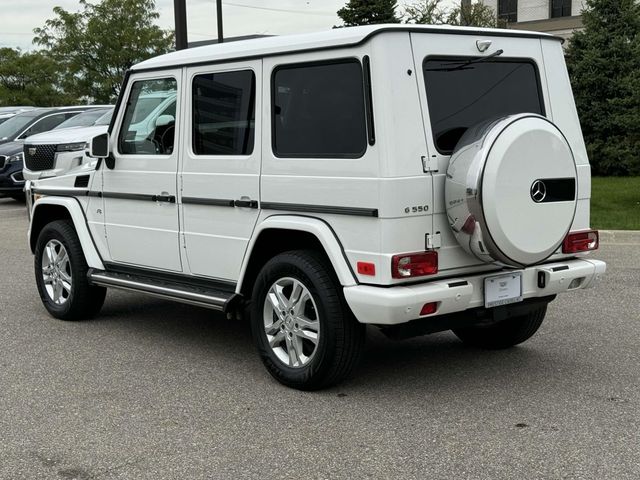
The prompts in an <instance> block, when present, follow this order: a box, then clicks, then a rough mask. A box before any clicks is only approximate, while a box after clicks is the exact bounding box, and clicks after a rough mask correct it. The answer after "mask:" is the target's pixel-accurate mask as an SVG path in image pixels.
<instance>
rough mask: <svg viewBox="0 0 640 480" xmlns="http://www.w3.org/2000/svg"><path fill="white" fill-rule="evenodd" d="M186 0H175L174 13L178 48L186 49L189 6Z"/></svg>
mask: <svg viewBox="0 0 640 480" xmlns="http://www.w3.org/2000/svg"><path fill="white" fill-rule="evenodd" d="M185 2H186V0H173V15H174V17H175V22H176V50H184V49H186V48H187V47H188V46H189V45H188V40H187V6H186V4H185Z"/></svg>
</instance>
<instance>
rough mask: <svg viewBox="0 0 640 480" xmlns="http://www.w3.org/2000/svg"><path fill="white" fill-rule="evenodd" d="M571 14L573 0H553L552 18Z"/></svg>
mask: <svg viewBox="0 0 640 480" xmlns="http://www.w3.org/2000/svg"><path fill="white" fill-rule="evenodd" d="M570 16H571V0H551V18H557V17H570Z"/></svg>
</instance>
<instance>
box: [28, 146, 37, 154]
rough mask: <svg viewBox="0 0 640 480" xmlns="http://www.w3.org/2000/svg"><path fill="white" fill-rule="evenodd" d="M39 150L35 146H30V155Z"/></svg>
mask: <svg viewBox="0 0 640 480" xmlns="http://www.w3.org/2000/svg"><path fill="white" fill-rule="evenodd" d="M37 151H38V149H37V148H34V147H31V148H29V155H35V154H36V152H37Z"/></svg>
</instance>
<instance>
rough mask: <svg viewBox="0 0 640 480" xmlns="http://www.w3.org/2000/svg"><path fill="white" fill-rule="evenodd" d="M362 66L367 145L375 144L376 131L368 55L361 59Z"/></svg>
mask: <svg viewBox="0 0 640 480" xmlns="http://www.w3.org/2000/svg"><path fill="white" fill-rule="evenodd" d="M362 66H363V67H364V95H365V98H364V112H365V116H366V121H367V136H368V141H369V145H375V143H376V131H375V126H374V123H373V91H372V89H371V60H370V59H369V55H365V56H364V57H363V58H362Z"/></svg>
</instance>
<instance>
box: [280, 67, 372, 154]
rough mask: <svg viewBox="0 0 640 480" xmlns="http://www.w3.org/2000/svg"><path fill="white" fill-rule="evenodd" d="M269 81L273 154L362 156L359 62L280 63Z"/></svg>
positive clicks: (363, 137) (363, 129)
mask: <svg viewBox="0 0 640 480" xmlns="http://www.w3.org/2000/svg"><path fill="white" fill-rule="evenodd" d="M272 82H273V85H272V122H273V123H272V135H273V138H272V142H273V152H274V154H275V155H276V156H278V157H302V158H304V157H306V158H358V157H361V156H362V155H363V154H364V152H365V150H366V148H367V128H366V119H365V105H364V86H363V78H362V67H361V65H360V62H359V61H357V60H351V59H349V60H340V61H335V62H332V63H309V64H295V65H286V66H281V67H278V68H277V69H276V70H275V72H274V73H273V77H272Z"/></svg>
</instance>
